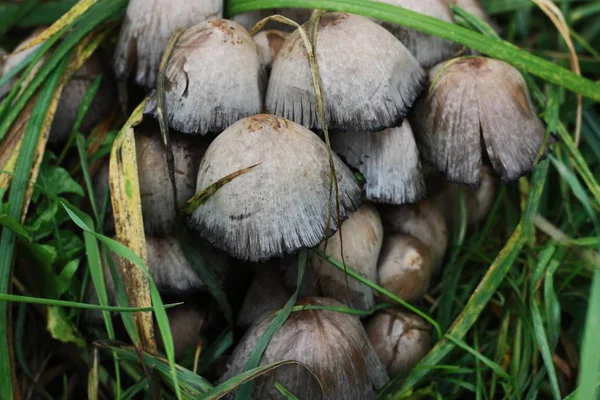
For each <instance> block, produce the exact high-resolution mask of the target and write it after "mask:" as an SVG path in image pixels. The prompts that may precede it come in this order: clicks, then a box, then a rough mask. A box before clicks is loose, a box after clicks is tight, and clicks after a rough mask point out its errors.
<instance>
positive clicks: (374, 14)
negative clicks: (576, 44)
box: [228, 0, 600, 101]
mask: <svg viewBox="0 0 600 400" xmlns="http://www.w3.org/2000/svg"><path fill="white" fill-rule="evenodd" d="M276 7H296V8H322V9H327V10H333V11H345V12H349V13H353V14H360V15H364V16H367V17H371V18H376V19H379V20H382V21H386V22H391V23H394V24H399V25H403V26H405V27H408V28H413V29H416V30H419V31H421V32H425V33H428V34H431V35H434V36H439V37H441V38H444V39H447V40H450V41H453V42H456V43H460V44H462V45H464V46H467V47H469V48H471V49H473V50H477V51H479V52H481V53H483V54H486V55H488V56H490V57H494V58H497V59H500V60H503V61H506V62H508V63H510V64H512V65H514V66H515V67H517V68H519V69H521V70H523V71H527V72H529V73H531V74H533V75H536V76H538V77H540V78H542V79H545V80H547V81H549V82H552V83H555V84H557V85H559V86H562V87H565V88H567V89H569V90H571V91H573V92H575V93H579V94H581V95H583V96H585V97H588V98H591V99H593V100H595V101H600V83H596V82H593V81H591V80H589V79H586V78H582V77H580V76H578V75H576V74H574V73H573V72H571V71H569V70H567V69H565V68H562V67H559V66H557V65H555V64H553V63H551V62H549V61H546V60H544V59H542V58H540V57H536V56H534V55H531V54H529V53H528V52H526V51H524V50H521V49H519V48H517V47H516V46H514V45H513V44H511V43H509V42H506V41H502V40H496V39H491V38H487V37H485V36H483V35H481V34H479V33H476V32H473V31H471V30H469V29H465V28H462V27H460V26H457V25H455V24H450V23H448V22H444V21H441V20H438V19H436V18H432V17H429V16H426V15H423V14H419V13H417V12H414V11H409V10H406V9H403V8H400V7H395V6H392V5H389V4H384V3H378V2H375V1H371V0H231V1H229V2H228V12H229V14H232V15H235V14H239V13H242V12H247V11H253V10H258V9H267V8H276Z"/></svg>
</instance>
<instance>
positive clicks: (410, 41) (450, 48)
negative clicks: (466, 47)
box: [378, 0, 461, 68]
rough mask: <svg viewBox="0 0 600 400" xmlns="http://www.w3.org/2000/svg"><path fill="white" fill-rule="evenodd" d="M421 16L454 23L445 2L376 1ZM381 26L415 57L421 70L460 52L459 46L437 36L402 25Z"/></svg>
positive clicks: (431, 0)
mask: <svg viewBox="0 0 600 400" xmlns="http://www.w3.org/2000/svg"><path fill="white" fill-rule="evenodd" d="M378 1H379V2H380V3H387V4H391V5H394V6H399V7H402V8H406V9H408V10H411V11H415V12H418V13H421V14H425V15H428V16H430V17H434V18H437V19H440V20H442V21H445V22H450V23H454V16H453V13H452V10H451V9H450V7H448V3H447V2H446V0H378ZM381 24H382V26H383V27H384V28H385V29H387V30H388V31H390V32H391V33H392V34H394V36H396V37H397V38H398V39H399V40H400V41H401V42H402V43H403V44H404V45H405V46H406V48H407V49H408V50H410V52H411V53H412V54H413V55H414V56H415V58H416V59H417V61H419V63H420V64H421V66H422V67H423V68H431V67H433V66H434V65H436V64H438V63H440V62H442V61H444V60H447V59H449V58H451V57H453V56H455V55H456V53H458V52H459V51H460V48H461V46H460V45H459V44H456V43H454V42H451V41H448V40H445V39H442V38H440V37H437V36H433V35H428V34H426V33H423V32H420V31H417V30H415V29H410V28H406V27H404V26H402V25H396V24H391V23H388V22H382V23H381Z"/></svg>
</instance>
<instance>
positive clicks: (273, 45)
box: [254, 29, 289, 70]
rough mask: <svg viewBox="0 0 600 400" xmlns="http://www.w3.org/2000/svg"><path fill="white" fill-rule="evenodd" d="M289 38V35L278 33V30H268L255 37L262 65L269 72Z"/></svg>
mask: <svg viewBox="0 0 600 400" xmlns="http://www.w3.org/2000/svg"><path fill="white" fill-rule="evenodd" d="M288 36H289V33H287V32H282V31H278V30H276V29H268V30H266V31H261V32H259V33H257V34H256V35H254V42H256V47H257V48H258V54H260V59H261V61H262V64H263V65H264V66H265V68H267V70H270V69H271V67H272V66H273V60H274V59H275V57H277V54H278V53H279V50H281V47H282V46H283V43H284V42H285V39H286V38H287V37H288Z"/></svg>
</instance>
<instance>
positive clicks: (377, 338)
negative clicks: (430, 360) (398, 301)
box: [365, 309, 431, 377]
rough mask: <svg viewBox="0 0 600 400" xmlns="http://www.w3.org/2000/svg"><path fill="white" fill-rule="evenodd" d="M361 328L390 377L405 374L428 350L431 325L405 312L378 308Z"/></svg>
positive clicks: (429, 347)
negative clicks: (363, 327) (364, 330)
mask: <svg viewBox="0 0 600 400" xmlns="http://www.w3.org/2000/svg"><path fill="white" fill-rule="evenodd" d="M365 328H366V331H367V335H368V336H369V340H370V341H371V343H372V344H373V347H374V348H375V351H376V352H377V355H378V356H379V359H380V360H381V361H382V362H383V364H384V365H385V366H386V368H387V372H388V374H389V375H390V377H397V376H406V375H408V373H409V372H410V371H411V370H412V368H413V367H414V366H415V365H416V364H417V363H418V362H419V361H421V359H423V357H425V355H426V354H427V353H428V352H429V350H430V349H431V327H430V326H429V324H427V322H425V320H423V318H421V317H419V316H418V315H415V314H411V313H408V312H406V311H401V310H397V309H388V310H383V311H378V312H377V313H376V314H375V316H373V318H372V319H371V320H370V321H369V322H368V323H367V325H366V326H365Z"/></svg>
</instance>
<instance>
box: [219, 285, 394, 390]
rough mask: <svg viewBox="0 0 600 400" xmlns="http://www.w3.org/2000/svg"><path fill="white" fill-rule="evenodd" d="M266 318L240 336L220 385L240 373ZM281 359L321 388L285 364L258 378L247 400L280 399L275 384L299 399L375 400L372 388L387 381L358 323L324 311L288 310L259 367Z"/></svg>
mask: <svg viewBox="0 0 600 400" xmlns="http://www.w3.org/2000/svg"><path fill="white" fill-rule="evenodd" d="M302 304H306V305H318V306H332V307H340V306H342V304H341V303H338V302H337V301H335V300H331V299H327V298H318V297H312V298H307V299H305V300H303V301H301V302H300V303H299V305H302ZM272 318H273V316H271V315H269V316H265V317H263V318H262V319H261V320H260V321H259V322H257V323H256V324H255V325H254V326H253V327H252V328H250V330H249V331H248V332H247V333H246V335H245V336H244V337H243V338H242V340H241V342H240V343H239V344H238V346H237V347H236V349H235V350H234V352H233V355H232V356H231V359H230V360H229V369H228V371H227V372H226V373H225V376H224V377H223V379H222V380H223V381H225V380H227V379H229V378H231V377H233V376H236V375H238V374H240V373H241V372H242V371H244V369H245V366H246V362H247V361H248V358H249V356H250V353H251V352H252V350H253V349H254V347H255V346H256V343H257V341H258V340H259V339H260V338H261V336H262V335H263V333H264V332H265V330H266V329H267V327H268V326H269V324H270V323H271V321H272ZM283 360H295V361H298V362H300V363H302V364H304V365H306V366H307V367H308V368H310V370H311V371H312V372H313V373H314V374H315V375H316V376H317V377H318V378H319V380H320V382H321V384H322V386H323V387H322V389H321V386H320V385H319V383H318V381H317V380H316V379H315V377H314V376H313V375H312V374H311V373H310V372H309V371H308V370H307V369H306V368H305V367H304V366H302V365H298V364H289V365H284V366H282V367H279V368H277V369H275V370H273V371H271V372H269V373H267V374H264V375H262V376H260V377H258V378H257V379H256V385H255V386H254V390H253V392H252V398H253V399H280V398H281V393H279V391H278V390H277V389H276V388H275V383H276V382H280V383H281V384H283V386H285V387H286V388H287V389H288V390H289V391H291V392H292V393H294V394H296V395H298V396H300V397H302V398H305V399H323V400H334V399H344V400H368V399H375V397H376V393H375V390H377V389H379V388H381V387H382V386H383V385H384V384H385V383H386V382H387V380H388V377H387V373H386V372H385V367H384V366H383V365H382V364H381V361H380V360H379V359H378V357H377V354H375V351H374V350H373V347H372V346H371V343H369V340H368V339H367V335H366V333H365V330H364V328H363V327H362V325H361V324H360V322H359V319H358V318H357V317H355V316H352V315H349V314H343V313H338V312H333V311H328V310H304V311H298V312H293V313H292V314H291V315H290V317H289V318H288V319H287V321H285V324H284V325H283V326H282V327H281V329H280V330H279V331H278V332H277V333H276V334H275V335H274V336H273V338H272V339H271V342H270V343H269V345H268V347H267V348H266V350H265V352H264V355H263V357H262V359H261V365H264V364H268V363H272V362H276V361H283ZM321 390H322V391H321ZM234 395H235V394H231V395H229V397H226V398H233V396H234Z"/></svg>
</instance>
